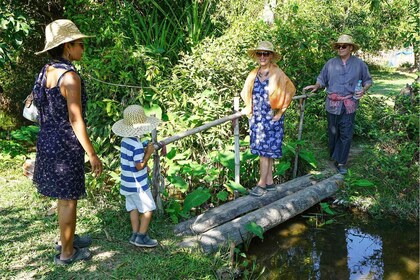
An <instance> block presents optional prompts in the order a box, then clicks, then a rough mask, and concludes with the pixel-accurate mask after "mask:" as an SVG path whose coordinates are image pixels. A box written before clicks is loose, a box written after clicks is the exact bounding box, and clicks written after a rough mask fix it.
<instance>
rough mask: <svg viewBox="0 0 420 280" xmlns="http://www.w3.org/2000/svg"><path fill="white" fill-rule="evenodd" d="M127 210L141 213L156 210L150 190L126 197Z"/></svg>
mask: <svg viewBox="0 0 420 280" xmlns="http://www.w3.org/2000/svg"><path fill="white" fill-rule="evenodd" d="M125 208H126V209H127V211H128V212H131V211H132V210H134V209H137V210H138V211H139V213H146V212H150V211H153V210H155V209H156V204H155V201H154V200H153V196H152V192H151V191H150V189H148V190H147V191H140V192H138V193H134V194H130V195H126V196H125Z"/></svg>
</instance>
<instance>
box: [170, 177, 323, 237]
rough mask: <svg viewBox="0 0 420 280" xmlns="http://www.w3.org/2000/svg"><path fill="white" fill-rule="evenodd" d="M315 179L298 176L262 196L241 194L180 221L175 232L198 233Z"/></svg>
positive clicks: (295, 189) (311, 182)
mask: <svg viewBox="0 0 420 280" xmlns="http://www.w3.org/2000/svg"><path fill="white" fill-rule="evenodd" d="M315 183H316V181H315V180H314V179H313V178H312V175H311V174H308V175H305V176H302V177H298V178H296V179H293V180H290V181H288V182H286V183H283V184H280V185H277V189H276V191H270V192H267V194H266V195H264V196H263V197H259V198H256V197H254V196H250V195H247V196H243V197H240V198H238V199H235V200H233V201H230V202H228V203H225V204H223V205H220V206H218V207H216V208H213V209H210V210H208V211H206V212H205V213H203V214H201V215H198V216H197V217H194V218H191V219H189V220H187V221H184V222H181V223H179V224H178V225H176V226H175V230H174V231H175V233H177V234H179V235H193V234H200V233H203V232H205V231H208V230H209V229H212V228H214V227H216V226H218V225H221V224H223V223H225V222H227V221H230V220H232V219H234V218H236V217H239V216H242V215H243V214H246V213H248V212H250V211H253V210H255V209H258V208H261V207H263V206H265V205H268V204H270V203H272V202H274V201H276V200H279V199H280V198H283V197H285V196H287V195H290V194H292V193H295V192H297V191H299V190H302V189H304V188H306V187H308V186H310V185H312V184H315Z"/></svg>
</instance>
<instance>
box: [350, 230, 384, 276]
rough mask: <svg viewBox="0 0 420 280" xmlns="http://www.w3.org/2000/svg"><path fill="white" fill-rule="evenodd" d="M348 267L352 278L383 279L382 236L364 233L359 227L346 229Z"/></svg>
mask: <svg viewBox="0 0 420 280" xmlns="http://www.w3.org/2000/svg"><path fill="white" fill-rule="evenodd" d="M346 243H347V254H348V258H347V267H348V269H349V270H350V279H351V280H353V279H354V280H358V279H363V278H366V277H368V279H382V277H383V275H384V263H383V260H382V240H381V237H380V236H373V235H370V234H367V233H363V232H362V230H361V229H359V228H357V229H356V228H351V229H347V230H346Z"/></svg>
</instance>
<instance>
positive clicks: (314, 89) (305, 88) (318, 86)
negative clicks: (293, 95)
mask: <svg viewBox="0 0 420 280" xmlns="http://www.w3.org/2000/svg"><path fill="white" fill-rule="evenodd" d="M319 88H320V85H319V84H315V85H310V86H306V87H304V88H303V90H304V91H308V90H310V91H311V92H316V91H317V90H318V89H319Z"/></svg>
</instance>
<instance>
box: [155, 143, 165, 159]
mask: <svg viewBox="0 0 420 280" xmlns="http://www.w3.org/2000/svg"><path fill="white" fill-rule="evenodd" d="M156 144H157V145H158V147H159V149H160V155H161V156H163V157H164V156H166V144H165V142H162V141H159V142H157V143H156Z"/></svg>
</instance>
